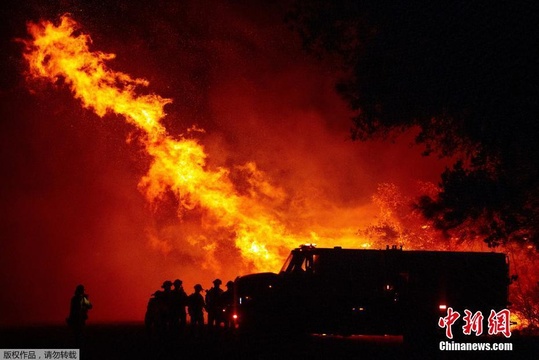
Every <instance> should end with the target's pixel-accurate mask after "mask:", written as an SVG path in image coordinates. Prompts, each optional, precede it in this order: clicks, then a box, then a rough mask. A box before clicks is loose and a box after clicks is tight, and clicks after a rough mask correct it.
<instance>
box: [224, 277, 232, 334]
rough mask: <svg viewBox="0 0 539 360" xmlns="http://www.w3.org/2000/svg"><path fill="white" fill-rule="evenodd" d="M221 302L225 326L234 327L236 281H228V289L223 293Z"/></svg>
mask: <svg viewBox="0 0 539 360" xmlns="http://www.w3.org/2000/svg"><path fill="white" fill-rule="evenodd" d="M221 304H222V306H223V309H224V320H223V322H224V324H225V328H227V329H230V328H234V319H233V317H232V316H233V315H234V314H233V310H234V281H228V282H227V283H226V291H225V292H223V294H222V295H221Z"/></svg>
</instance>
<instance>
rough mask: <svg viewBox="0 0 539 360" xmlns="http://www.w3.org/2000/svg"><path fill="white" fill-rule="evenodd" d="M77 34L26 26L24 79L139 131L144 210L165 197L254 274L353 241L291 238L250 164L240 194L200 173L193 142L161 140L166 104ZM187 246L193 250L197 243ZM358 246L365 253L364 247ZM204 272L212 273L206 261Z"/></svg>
mask: <svg viewBox="0 0 539 360" xmlns="http://www.w3.org/2000/svg"><path fill="white" fill-rule="evenodd" d="M77 28H78V25H77V23H76V22H75V21H74V20H72V19H71V18H70V17H67V16H64V17H62V18H61V22H60V24H59V25H58V26H55V25H54V24H53V23H51V22H42V23H40V24H29V26H28V31H29V33H30V34H31V36H32V37H33V41H31V42H27V52H26V54H25V58H26V60H27V61H28V63H29V69H30V75H31V76H32V77H34V78H45V79H48V80H49V81H51V82H56V81H57V80H58V79H59V78H61V79H63V80H64V81H65V83H66V84H67V85H68V86H69V87H70V88H71V90H72V92H73V94H74V96H75V97H76V98H77V99H80V101H81V102H82V104H83V105H84V107H86V108H88V109H91V110H93V111H94V112H95V113H96V114H97V115H99V116H101V117H103V116H105V115H106V114H107V113H114V114H118V115H122V116H123V117H124V118H125V119H126V121H127V122H128V123H130V124H132V125H133V126H135V127H136V128H137V129H139V130H140V131H141V135H140V136H139V140H140V141H141V143H142V144H143V145H144V148H145V150H146V152H147V154H148V155H149V156H150V157H151V165H150V168H149V170H148V172H147V174H146V175H145V176H144V177H143V178H142V179H141V180H140V182H139V185H138V186H139V190H140V191H141V192H142V193H143V194H144V195H145V197H146V198H147V200H148V201H149V202H150V203H151V204H156V205H158V203H159V201H161V200H163V198H164V197H165V195H166V194H167V193H169V192H172V193H173V194H174V195H175V196H176V197H177V199H178V202H179V205H180V209H179V211H178V213H179V214H181V213H183V212H185V211H190V210H194V209H197V210H201V211H204V214H205V216H206V218H205V221H204V226H206V227H210V228H212V229H226V231H228V232H229V233H232V234H234V237H235V245H236V247H237V248H239V249H240V251H241V255H242V257H243V258H244V260H246V263H248V264H250V265H251V266H253V265H254V268H255V269H256V270H259V271H276V270H278V269H279V268H280V266H281V263H282V261H283V258H284V257H285V256H286V254H287V253H288V252H289V250H290V249H291V248H294V247H297V246H298V245H299V244H300V243H310V242H312V241H313V240H316V242H317V243H322V244H324V243H325V244H327V245H331V244H332V243H333V242H334V241H337V242H338V243H339V244H340V245H344V246H346V245H348V246H350V244H352V243H354V244H355V243H357V242H358V240H360V239H359V238H358V236H357V234H355V231H354V229H337V230H331V231H329V232H326V233H325V234H322V235H321V234H319V233H318V232H316V231H311V230H309V231H308V232H307V231H303V230H302V229H295V230H294V231H292V230H291V229H290V228H289V227H288V224H287V221H285V220H284V215H283V214H281V213H280V212H279V211H277V210H276V208H279V207H282V206H283V204H284V203H285V201H286V200H287V194H286V192H285V191H284V190H283V189H281V188H280V187H278V186H275V185H274V184H272V182H271V181H270V180H269V179H268V177H267V176H266V174H265V173H264V172H263V171H261V170H260V169H258V167H257V165H256V164H255V163H253V162H248V163H246V164H244V165H239V166H235V167H234V169H233V170H234V171H237V172H239V173H241V175H242V176H243V177H244V182H245V184H246V187H247V191H241V192H240V191H238V189H237V187H236V186H235V184H234V182H233V181H232V180H231V177H230V174H231V170H232V169H229V168H225V167H210V166H208V164H207V158H208V154H207V153H206V151H205V149H204V146H203V145H202V144H201V143H200V141H199V140H198V139H196V138H193V137H189V138H188V137H186V136H180V137H179V138H178V137H173V136H171V135H170V134H168V133H167V130H166V129H165V128H164V126H163V125H162V123H161V120H162V119H163V118H164V117H165V115H166V114H165V111H164V107H165V105H167V104H169V103H171V100H170V99H165V98H162V97H160V96H159V95H154V94H148V95H141V94H140V92H141V89H142V88H144V87H147V86H148V85H149V84H148V82H147V81H146V80H144V79H133V78H132V77H130V76H129V75H128V74H125V73H122V72H118V71H114V70H112V69H110V68H108V67H107V65H106V61H108V60H110V59H113V58H114V57H115V55H114V54H104V53H102V52H96V51H91V50H90V49H89V45H90V44H91V39H90V37H89V36H88V35H84V34H77V33H76V31H77V30H78V29H77ZM322 231H323V230H322ZM346 234H349V235H346ZM188 241H189V242H190V243H192V244H196V243H198V240H197V239H188ZM150 243H151V245H152V247H154V248H157V249H160V250H162V251H163V252H169V251H170V246H169V245H168V244H167V243H166V242H163V241H161V240H160V239H159V238H158V237H157V235H155V234H152V235H151V238H150ZM359 243H360V244H363V245H362V246H363V247H365V246H366V245H365V244H366V241H360V242H359ZM215 248H216V244H215V243H214V242H211V241H207V242H206V243H205V245H204V249H205V250H207V253H208V254H212V253H213V252H214V251H215ZM208 256H210V255H208ZM206 266H207V267H211V266H214V265H212V261H211V259H208V261H207V262H206ZM215 267H217V265H215Z"/></svg>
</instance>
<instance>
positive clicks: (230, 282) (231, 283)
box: [226, 280, 234, 288]
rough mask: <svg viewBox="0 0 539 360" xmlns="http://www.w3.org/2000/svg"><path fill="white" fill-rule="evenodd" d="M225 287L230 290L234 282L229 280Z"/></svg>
mask: <svg viewBox="0 0 539 360" xmlns="http://www.w3.org/2000/svg"><path fill="white" fill-rule="evenodd" d="M226 287H227V288H231V287H234V281H232V280H230V281H227V283H226Z"/></svg>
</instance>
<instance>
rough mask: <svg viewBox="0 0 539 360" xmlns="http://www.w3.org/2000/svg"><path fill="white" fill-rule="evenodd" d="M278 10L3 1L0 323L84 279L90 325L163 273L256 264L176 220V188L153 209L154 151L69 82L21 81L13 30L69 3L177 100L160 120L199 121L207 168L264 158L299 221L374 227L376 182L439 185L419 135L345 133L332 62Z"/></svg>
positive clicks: (32, 311)
mask: <svg viewBox="0 0 539 360" xmlns="http://www.w3.org/2000/svg"><path fill="white" fill-rule="evenodd" d="M85 4H86V3H85ZM12 5H13V4H12ZM3 6H7V5H3ZM283 11H284V7H281V6H278V5H276V4H273V3H272V2H267V3H266V4H259V3H257V5H253V4H251V5H249V4H247V3H243V2H236V1H230V2H211V3H210V2H204V1H203V2H200V1H187V2H181V3H180V4H170V2H169V1H165V0H158V1H153V2H151V3H142V2H141V3H137V2H131V1H127V0H126V1H114V2H110V3H107V5H104V4H100V3H99V2H97V1H95V2H94V1H89V2H87V4H86V5H82V4H78V3H77V2H76V1H61V2H58V3H53V4H52V5H51V4H49V2H30V3H28V4H24V5H22V4H19V5H16V6H15V5H14V7H12V8H10V9H9V10H8V9H7V8H6V9H5V10H3V12H2V15H3V16H2V18H3V19H4V18H5V19H6V22H4V24H5V25H3V26H5V27H6V28H7V30H8V31H7V32H5V35H3V38H2V41H3V42H2V46H3V47H5V48H6V52H3V53H5V54H8V55H9V56H7V57H6V59H4V60H3V63H2V64H3V65H5V66H4V67H5V69H6V70H5V72H4V74H3V75H5V76H4V78H3V80H2V83H1V86H2V87H1V89H0V90H1V92H0V96H1V97H0V101H1V107H0V111H1V112H0V114H1V119H2V122H1V124H2V129H1V134H0V136H1V142H0V143H1V159H2V175H1V178H2V213H1V217H2V221H1V231H2V232H1V236H2V240H1V243H0V264H1V267H2V268H1V275H0V285H1V288H2V291H1V293H0V325H4V324H23V323H43V322H62V321H63V319H64V318H65V316H66V315H67V311H68V309H67V307H68V304H69V297H70V296H71V294H72V292H73V290H74V288H75V286H76V285H77V284H78V283H84V284H85V285H86V289H87V291H88V293H89V294H90V299H91V300H92V301H93V302H94V306H95V308H94V309H93V310H92V312H91V315H90V316H91V320H92V321H96V322H99V321H126V320H134V321H136V320H141V319H142V317H143V314H144V310H145V305H146V301H147V299H148V297H149V295H150V294H151V293H152V292H153V291H155V290H156V289H158V288H159V286H160V285H161V283H162V281H163V280H166V279H170V280H174V279H175V278H181V279H183V280H184V287H185V288H186V290H187V292H188V293H190V292H191V291H192V286H193V285H194V284H195V283H197V282H200V283H202V284H203V285H204V286H205V287H206V288H209V287H210V285H211V281H212V280H213V279H214V278H215V277H220V278H221V279H222V280H223V281H224V282H226V281H227V280H230V279H234V277H235V276H237V275H241V274H242V273H244V272H246V271H250V270H253V269H254V268H253V267H252V266H251V267H250V266H249V265H248V264H247V265H246V264H244V262H243V261H242V258H241V256H240V251H239V250H238V249H237V248H236V247H235V246H234V241H232V239H231V238H230V236H229V234H227V233H223V232H222V231H221V229H213V230H211V231H209V230H207V229H205V230H201V224H202V223H203V222H204V219H205V218H204V216H203V214H201V213H200V212H196V211H195V212H189V211H185V212H183V213H182V214H181V215H182V217H181V220H180V219H178V207H177V200H176V199H175V198H173V197H171V198H170V199H165V201H164V202H163V203H161V204H160V206H158V207H153V208H152V207H151V206H150V205H149V203H148V202H147V201H146V199H145V198H144V195H143V194H141V192H140V191H139V189H138V184H139V182H140V179H141V178H142V177H143V176H144V175H145V174H146V172H147V171H148V167H149V165H150V158H149V157H148V155H147V153H146V152H145V151H144V148H143V146H141V144H140V143H139V142H137V140H136V139H137V136H138V135H139V134H138V133H137V130H136V129H135V128H134V127H133V126H132V125H130V124H127V123H126V122H125V121H124V120H123V119H122V118H121V117H120V116H118V115H106V116H104V117H103V118H100V117H98V116H97V115H95V114H94V113H93V112H92V111H90V110H87V109H84V108H83V107H82V106H81V104H80V101H78V100H76V99H74V98H73V96H72V95H71V93H70V91H69V89H68V88H67V87H66V86H63V84H62V83H61V82H59V83H57V84H54V85H52V84H50V83H45V82H43V83H40V82H35V81H26V80H25V79H24V76H23V73H24V70H25V62H24V61H23V59H22V55H21V54H22V47H21V46H20V44H18V43H13V42H11V41H10V40H11V39H13V38H16V37H27V35H25V33H26V22H27V21H29V20H32V21H37V20H39V19H40V18H46V19H47V20H52V21H57V20H58V18H59V16H60V15H61V14H63V13H65V12H70V13H72V16H73V18H74V19H75V20H76V21H77V22H79V23H80V25H81V27H82V31H83V32H85V33H87V34H90V36H91V37H92V40H93V44H92V49H94V50H99V51H104V52H107V53H114V54H116V58H115V59H114V60H112V61H110V63H109V66H110V67H111V68H114V69H115V70H117V71H121V72H124V73H127V74H130V75H131V76H133V77H136V78H144V79H147V80H148V81H149V87H148V89H149V90H148V91H149V92H151V93H155V94H159V95H160V96H162V97H165V98H170V99H172V100H173V103H172V104H170V105H167V106H166V107H165V111H166V112H167V116H166V117H165V118H164V119H163V124H164V126H166V128H167V130H168V132H169V134H171V136H179V135H180V134H186V133H187V129H189V128H191V127H192V126H193V125H196V126H197V127H199V128H203V129H204V130H205V132H204V133H197V137H198V138H199V139H200V142H201V143H203V145H204V147H205V150H206V152H207V154H208V160H207V161H208V166H216V167H226V168H228V169H234V167H235V166H237V165H242V164H246V163H248V162H253V163H256V166H257V168H258V169H260V170H261V171H263V172H264V174H265V176H266V177H267V180H268V181H269V182H271V184H273V185H275V186H276V188H279V189H281V190H282V191H283V192H284V193H286V194H287V199H288V202H286V204H283V203H279V204H277V205H276V208H278V209H279V211H280V212H281V213H284V214H289V215H290V218H289V219H288V221H287V226H289V230H290V232H291V233H303V232H305V231H307V230H309V229H312V231H315V232H317V233H318V232H323V231H324V229H341V228H346V229H348V228H349V229H357V228H360V227H362V226H366V225H368V224H370V223H372V222H373V221H374V220H375V218H376V216H377V214H378V213H377V211H378V209H377V207H376V206H375V205H374V204H373V203H372V196H373V194H374V193H375V191H376V189H377V186H378V184H380V183H384V182H391V183H395V184H397V185H398V186H399V187H400V189H401V190H402V191H403V192H404V193H412V192H414V191H416V189H415V186H416V182H417V181H418V180H420V181H432V182H437V181H438V178H439V174H440V173H441V171H442V170H443V169H444V167H445V165H446V163H445V162H442V161H439V160H437V159H436V158H424V157H422V156H421V155H420V154H421V151H422V149H421V148H417V147H412V146H410V144H411V143H412V140H413V136H412V134H407V135H405V136H402V137H400V138H398V139H397V140H396V141H395V142H382V141H379V142H369V143H355V142H352V141H351V140H349V128H350V126H351V122H350V116H351V114H350V113H349V112H348V110H347V108H346V105H345V104H344V102H343V101H341V100H340V99H339V97H338V96H337V95H336V94H335V92H334V90H333V86H334V81H335V76H336V73H335V67H334V66H333V65H332V64H331V63H330V62H329V61H327V60H326V61H322V62H320V61H316V60H314V59H312V58H310V57H309V56H308V55H306V54H304V53H303V52H302V50H301V48H300V44H299V41H298V39H297V37H296V35H295V34H292V33H291V32H289V30H288V29H287V28H286V26H285V25H284V24H283V23H282V17H283ZM236 175H237V176H239V175H238V174H236ZM231 176H234V173H232V175H231ZM237 183H241V179H237ZM352 234H353V233H352ZM212 237H213V238H214V239H218V240H219V241H218V242H217V243H216V244H217V245H216V246H214V247H213V248H212V247H210V246H209V245H211V244H212V242H211V240H212ZM186 239H189V241H187V240H186ZM197 239H198V240H197ZM298 245H299V243H298ZM335 245H340V244H335ZM209 251H210V252H211V254H210V255H211V256H209V255H208V252H209ZM283 260H284V259H283ZM276 270H278V269H275V271H276ZM36 302H37V303H39V306H36V305H35V304H36Z"/></svg>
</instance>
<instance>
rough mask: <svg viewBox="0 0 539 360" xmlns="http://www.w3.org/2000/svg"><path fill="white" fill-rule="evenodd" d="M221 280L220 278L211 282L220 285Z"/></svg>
mask: <svg viewBox="0 0 539 360" xmlns="http://www.w3.org/2000/svg"><path fill="white" fill-rule="evenodd" d="M222 283H223V282H222V281H221V279H215V280H213V284H214V285H221V284H222Z"/></svg>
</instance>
